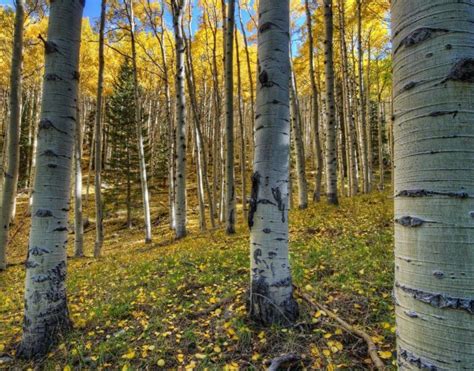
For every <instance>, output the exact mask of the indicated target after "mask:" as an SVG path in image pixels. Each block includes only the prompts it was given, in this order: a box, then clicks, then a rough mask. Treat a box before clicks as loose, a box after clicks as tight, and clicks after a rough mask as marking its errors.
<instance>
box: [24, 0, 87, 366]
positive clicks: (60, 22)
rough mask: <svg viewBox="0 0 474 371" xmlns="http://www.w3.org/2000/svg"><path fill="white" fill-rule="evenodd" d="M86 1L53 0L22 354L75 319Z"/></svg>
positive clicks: (36, 353) (41, 346)
mask: <svg viewBox="0 0 474 371" xmlns="http://www.w3.org/2000/svg"><path fill="white" fill-rule="evenodd" d="M83 6H84V2H83V1H81V0H56V1H53V2H52V3H51V8H50V16H49V26H48V41H47V42H46V43H45V53H46V57H45V74H44V81H43V99H42V107H41V111H42V112H41V121H40V125H39V133H38V150H37V162H36V163H37V169H36V174H35V182H34V192H35V196H34V199H33V206H32V216H31V230H30V241H29V246H28V256H27V261H26V288H25V315H24V322H23V337H22V340H21V343H20V345H19V348H18V350H17V353H16V354H17V356H18V357H21V358H28V359H31V358H38V357H41V356H43V355H45V354H46V353H47V352H48V350H49V349H50V347H51V346H52V345H53V344H54V343H55V342H56V341H57V340H58V337H59V336H60V334H61V333H63V332H64V331H67V330H68V329H69V328H70V326H71V324H70V320H69V313H68V307H67V299H66V285H65V284H66V244H67V238H68V228H67V224H68V212H69V201H70V197H69V189H70V188H69V187H70V181H71V165H72V161H71V160H72V155H73V146H74V131H75V125H76V121H77V120H76V105H77V91H78V85H79V72H78V67H79V46H80V40H81V37H80V35H81V18H82V10H83Z"/></svg>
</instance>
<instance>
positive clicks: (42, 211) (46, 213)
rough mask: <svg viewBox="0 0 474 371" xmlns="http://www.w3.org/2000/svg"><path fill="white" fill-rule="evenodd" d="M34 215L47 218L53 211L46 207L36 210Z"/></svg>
mask: <svg viewBox="0 0 474 371" xmlns="http://www.w3.org/2000/svg"><path fill="white" fill-rule="evenodd" d="M35 216H36V217H38V218H48V217H51V216H53V212H52V211H51V210H48V209H38V210H36V213H35Z"/></svg>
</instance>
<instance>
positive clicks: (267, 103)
mask: <svg viewBox="0 0 474 371" xmlns="http://www.w3.org/2000/svg"><path fill="white" fill-rule="evenodd" d="M259 14H260V18H259V29H258V60H259V65H258V83H257V104H256V109H257V111H256V118H257V119H256V123H255V157H254V173H253V176H252V194H251V200H250V210H249V227H250V248H251V288H250V290H251V292H250V303H249V311H250V315H251V317H252V318H253V319H254V320H256V321H258V322H260V323H262V324H265V325H270V324H273V323H277V324H283V325H288V324H290V323H292V322H293V321H294V320H295V319H296V318H297V317H298V305H297V303H296V301H295V300H294V299H293V286H292V282H291V273H290V264H289V260H288V162H289V149H290V123H289V118H290V117H289V103H290V102H289V81H290V61H289V1H288V0H260V3H259Z"/></svg>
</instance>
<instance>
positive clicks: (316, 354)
mask: <svg viewBox="0 0 474 371" xmlns="http://www.w3.org/2000/svg"><path fill="white" fill-rule="evenodd" d="M310 351H311V355H312V356H313V357H319V355H320V353H319V349H318V347H317V346H316V345H315V344H311V345H310Z"/></svg>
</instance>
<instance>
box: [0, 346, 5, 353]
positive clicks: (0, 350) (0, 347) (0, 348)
mask: <svg viewBox="0 0 474 371" xmlns="http://www.w3.org/2000/svg"><path fill="white" fill-rule="evenodd" d="M4 350H5V345H4V344H0V352H3V351H4Z"/></svg>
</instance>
